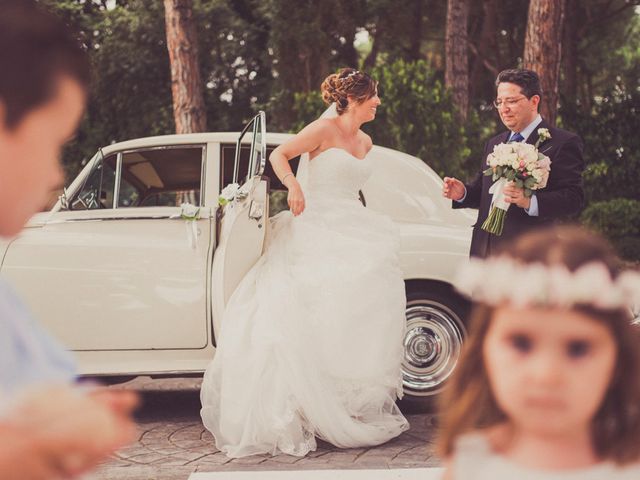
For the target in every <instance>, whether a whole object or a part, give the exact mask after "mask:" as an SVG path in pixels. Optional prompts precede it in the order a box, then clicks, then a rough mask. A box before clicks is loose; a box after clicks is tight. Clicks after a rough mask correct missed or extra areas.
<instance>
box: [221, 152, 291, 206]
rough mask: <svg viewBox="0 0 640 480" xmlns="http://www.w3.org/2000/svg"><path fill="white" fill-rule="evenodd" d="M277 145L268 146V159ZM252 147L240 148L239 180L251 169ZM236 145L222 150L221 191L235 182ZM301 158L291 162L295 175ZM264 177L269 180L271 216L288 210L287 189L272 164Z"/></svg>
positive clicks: (268, 166) (268, 163) (268, 164)
mask: <svg viewBox="0 0 640 480" xmlns="http://www.w3.org/2000/svg"><path fill="white" fill-rule="evenodd" d="M276 147H277V145H267V158H268V157H269V156H270V155H271V152H273V150H275V148H276ZM250 150H251V147H250V146H249V145H248V144H247V145H242V146H241V147H240V168H239V172H238V178H241V179H242V178H245V177H246V176H247V169H248V168H249V152H250ZM235 152H236V145H235V144H234V143H228V144H222V145H221V150H220V158H221V159H222V161H221V162H220V170H221V171H220V189H222V188H224V187H225V186H227V185H229V184H230V183H232V182H233V163H234V160H235ZM299 162H300V157H299V156H298V157H295V158H293V159H291V161H290V162H289V163H290V165H291V169H292V170H293V172H294V173H295V172H296V171H297V170H298V163H299ZM264 176H266V177H268V178H269V181H270V183H269V185H270V191H269V216H270V217H272V216H273V215H275V214H277V213H279V212H281V211H282V210H288V209H289V207H288V205H287V189H286V187H285V186H284V185H282V183H281V182H280V180H278V177H277V176H276V174H275V172H274V171H273V167H272V166H271V163H270V162H267V165H266V167H265V169H264Z"/></svg>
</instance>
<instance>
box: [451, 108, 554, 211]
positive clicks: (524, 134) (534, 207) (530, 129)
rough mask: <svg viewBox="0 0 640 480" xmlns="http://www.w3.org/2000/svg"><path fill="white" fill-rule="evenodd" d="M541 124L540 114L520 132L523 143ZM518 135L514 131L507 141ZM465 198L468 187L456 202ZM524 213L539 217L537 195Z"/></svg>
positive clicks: (534, 195)
mask: <svg viewBox="0 0 640 480" xmlns="http://www.w3.org/2000/svg"><path fill="white" fill-rule="evenodd" d="M541 122H542V117H541V116H540V114H538V115H537V116H536V118H534V119H533V122H531V123H530V124H529V125H527V126H526V127H525V128H523V129H522V131H521V132H520V135H522V137H523V138H524V140H522V141H523V142H526V141H527V138H529V136H530V135H531V134H532V133H533V131H534V130H535V129H536V127H537V126H538V125H540V123H541ZM516 133H517V132H513V131H512V132H511V133H510V134H509V138H508V140H507V141H509V140H511V137H513V136H514V135H515V134H516ZM465 198H467V189H466V187H465V189H464V195H463V196H462V198H461V199H460V200H456V202H459V203H460V202H464V199H465ZM524 211H525V212H527V214H528V215H529V216H530V217H537V216H538V215H539V213H540V212H539V210H538V199H537V197H536V194H535V193H534V194H533V195H531V203H530V204H529V208H528V209H526V208H525V209H524Z"/></svg>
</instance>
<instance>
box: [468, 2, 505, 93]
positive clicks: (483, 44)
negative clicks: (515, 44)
mask: <svg viewBox="0 0 640 480" xmlns="http://www.w3.org/2000/svg"><path fill="white" fill-rule="evenodd" d="M482 10H483V15H482V28H481V30H480V40H479V41H478V47H477V49H476V51H475V52H473V53H474V55H475V59H474V60H473V67H472V68H471V74H470V75H469V96H470V98H474V97H475V96H476V95H477V93H478V89H479V83H480V78H481V74H482V73H484V71H485V70H486V71H489V72H490V73H491V75H492V76H493V78H494V79H495V77H496V76H497V72H498V69H497V67H495V65H494V64H492V63H491V61H492V60H493V58H494V57H495V51H496V50H497V49H498V43H497V42H496V31H497V30H498V27H497V26H496V25H497V24H496V16H497V11H498V7H497V4H496V0H485V1H484V2H482ZM492 54H493V55H492ZM491 84H492V86H493V82H491Z"/></svg>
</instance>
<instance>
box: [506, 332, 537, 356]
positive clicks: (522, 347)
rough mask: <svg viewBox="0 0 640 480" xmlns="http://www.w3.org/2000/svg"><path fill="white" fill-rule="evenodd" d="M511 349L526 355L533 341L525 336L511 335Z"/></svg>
mask: <svg viewBox="0 0 640 480" xmlns="http://www.w3.org/2000/svg"><path fill="white" fill-rule="evenodd" d="M510 341H511V345H512V346H513V348H515V349H516V350H518V351H519V352H522V353H527V352H529V351H530V350H531V348H532V346H533V341H532V340H531V339H530V338H529V337H528V336H526V335H521V334H518V335H513V336H512V337H511V339H510Z"/></svg>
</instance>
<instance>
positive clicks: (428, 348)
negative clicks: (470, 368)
mask: <svg viewBox="0 0 640 480" xmlns="http://www.w3.org/2000/svg"><path fill="white" fill-rule="evenodd" d="M467 312H468V305H467V304H466V302H465V301H464V300H463V299H462V298H461V297H459V296H458V295H456V294H455V293H454V292H450V291H441V290H435V289H433V290H431V289H429V288H428V287H423V288H422V289H421V290H420V291H408V293H407V308H406V318H407V328H406V332H405V336H404V358H403V362H402V383H403V389H404V393H405V396H406V397H405V398H407V397H408V399H412V398H413V399H414V400H417V398H415V397H431V396H433V395H435V394H437V393H438V392H440V391H441V390H442V388H443V386H444V384H445V382H446V380H447V379H448V378H449V377H450V376H451V374H452V373H453V370H454V369H455V366H456V364H457V363H458V359H459V358H460V353H461V351H462V343H463V339H464V337H465V333H466V332H465V327H464V323H463V320H462V319H463V318H465V317H466V315H467ZM423 400H426V399H423Z"/></svg>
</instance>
